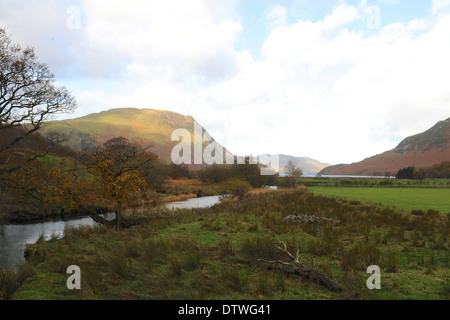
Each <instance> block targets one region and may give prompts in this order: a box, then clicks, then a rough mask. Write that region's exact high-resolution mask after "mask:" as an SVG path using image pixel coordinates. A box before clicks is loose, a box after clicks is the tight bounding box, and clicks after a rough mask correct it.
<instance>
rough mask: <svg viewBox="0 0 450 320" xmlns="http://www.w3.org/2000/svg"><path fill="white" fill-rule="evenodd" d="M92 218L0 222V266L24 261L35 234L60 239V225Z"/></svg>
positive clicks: (207, 203) (195, 204)
mask: <svg viewBox="0 0 450 320" xmlns="http://www.w3.org/2000/svg"><path fill="white" fill-rule="evenodd" d="M219 202H220V196H212V197H201V198H194V199H190V200H188V201H180V202H172V203H168V204H164V205H162V206H163V207H165V208H169V209H171V210H176V209H195V208H207V207H211V206H213V205H215V204H217V203H219ZM103 217H104V218H105V219H113V218H115V214H114V213H110V214H107V215H103ZM96 224H97V223H96V222H94V220H92V218H90V217H88V216H86V217H78V218H75V219H71V220H70V219H69V220H62V219H58V220H54V221H46V222H40V223H30V224H11V225H3V226H2V225H0V268H2V267H3V268H10V267H14V266H17V265H20V264H22V263H23V262H25V258H24V255H23V250H24V248H25V245H26V244H32V243H35V242H36V241H37V240H38V239H39V237H41V236H44V238H45V239H46V240H49V239H51V238H59V239H60V238H62V237H63V236H64V228H66V227H69V226H72V227H78V226H82V225H84V226H95V225H96Z"/></svg>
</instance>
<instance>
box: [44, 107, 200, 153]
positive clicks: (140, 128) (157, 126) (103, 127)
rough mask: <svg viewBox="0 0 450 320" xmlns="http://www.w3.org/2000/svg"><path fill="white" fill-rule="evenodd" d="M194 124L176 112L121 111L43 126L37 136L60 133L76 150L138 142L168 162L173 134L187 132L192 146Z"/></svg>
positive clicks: (175, 143) (125, 109)
mask: <svg viewBox="0 0 450 320" xmlns="http://www.w3.org/2000/svg"><path fill="white" fill-rule="evenodd" d="M194 122H195V120H194V118H192V117H191V116H184V115H181V114H179V113H176V112H170V111H163V110H153V109H135V108H122V109H111V110H108V111H103V112H100V113H94V114H90V115H87V116H84V117H81V118H76V119H71V120H61V121H51V122H47V123H46V124H45V126H44V127H43V128H42V130H41V131H40V133H41V134H43V135H44V136H46V135H48V134H49V133H50V132H52V131H58V132H63V133H65V134H67V136H68V137H69V139H68V141H66V142H65V144H66V145H68V146H70V147H72V148H74V149H78V150H79V149H81V148H82V146H83V143H85V142H94V143H97V144H102V143H104V142H106V141H108V140H109V139H111V138H114V137H119V136H120V137H124V138H127V139H129V140H133V139H141V140H142V142H144V143H149V144H151V145H152V149H151V151H152V152H154V153H156V154H158V155H159V156H160V157H161V158H162V159H165V160H170V155H171V152H172V149H173V147H174V146H175V145H177V144H178V142H172V141H171V136H172V133H173V131H174V130H176V129H187V130H188V131H189V132H190V133H191V139H192V142H193V140H194V139H193V138H194ZM203 132H205V130H204V129H203Z"/></svg>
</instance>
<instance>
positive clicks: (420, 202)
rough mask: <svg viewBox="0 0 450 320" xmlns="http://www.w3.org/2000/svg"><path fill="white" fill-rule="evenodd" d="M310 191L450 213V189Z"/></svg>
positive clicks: (326, 188)
mask: <svg viewBox="0 0 450 320" xmlns="http://www.w3.org/2000/svg"><path fill="white" fill-rule="evenodd" d="M308 189H309V190H310V191H311V192H312V193H314V194H317V195H322V196H331V197H344V198H347V199H350V200H361V201H370V202H375V203H380V204H383V205H386V206H393V207H398V208H405V209H409V210H414V209H417V210H420V209H422V210H428V209H434V210H438V211H441V212H443V213H450V189H448V188H392V187H390V188H383V187H378V188H354V187H309V188H308Z"/></svg>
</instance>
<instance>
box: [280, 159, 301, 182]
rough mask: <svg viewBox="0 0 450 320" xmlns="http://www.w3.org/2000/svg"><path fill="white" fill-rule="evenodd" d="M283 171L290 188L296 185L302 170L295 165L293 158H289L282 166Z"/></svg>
mask: <svg viewBox="0 0 450 320" xmlns="http://www.w3.org/2000/svg"><path fill="white" fill-rule="evenodd" d="M284 171H285V173H286V174H287V178H288V181H289V185H290V186H291V187H292V188H295V187H297V183H298V180H299V179H300V178H301V177H302V175H303V171H302V170H301V169H300V168H298V167H297V164H296V163H295V161H294V160H289V162H288V163H287V165H286V166H285V167H284Z"/></svg>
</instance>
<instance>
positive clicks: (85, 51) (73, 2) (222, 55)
mask: <svg viewBox="0 0 450 320" xmlns="http://www.w3.org/2000/svg"><path fill="white" fill-rule="evenodd" d="M0 27H3V28H6V31H7V33H8V34H9V35H10V37H11V39H12V40H13V42H15V43H18V44H20V45H21V46H31V47H34V48H35V51H36V53H37V55H38V59H39V61H41V62H45V63H47V64H48V65H49V67H50V70H51V71H52V72H53V73H54V74H55V77H56V80H57V82H58V83H59V84H61V85H63V86H65V87H67V88H68V89H69V90H70V91H71V92H72V94H73V95H74V96H75V97H76V99H77V101H78V108H77V110H76V111H75V112H74V113H73V114H71V115H64V116H63V117H62V118H75V117H80V116H84V115H87V114H90V113H96V112H100V111H104V110H108V109H111V108H122V107H134V108H151V109H161V110H169V111H174V112H179V113H181V114H184V115H191V116H193V117H194V118H195V119H196V120H197V121H198V122H199V123H200V124H201V125H202V126H204V127H205V128H206V129H207V130H208V131H209V133H210V134H211V135H212V136H213V137H214V138H215V139H216V140H217V141H218V142H219V143H221V144H222V145H224V146H225V147H226V148H227V149H228V150H231V151H232V152H233V153H236V154H239V155H259V154H262V153H269V154H287V155H293V156H299V157H309V158H313V159H316V160H318V161H321V162H325V163H330V164H338V163H352V162H357V161H360V160H363V159H364V158H367V157H370V156H373V155H375V154H379V153H382V152H384V151H387V150H390V149H392V148H394V147H395V146H396V145H398V143H399V142H401V140H403V139H404V138H406V137H408V136H410V135H413V134H417V133H421V132H424V131H425V130H427V129H429V128H431V127H432V126H433V125H434V124H436V123H437V122H438V121H440V120H445V119H446V118H448V117H449V116H450V85H449V84H450V59H449V57H450V37H449V31H450V0H414V1H411V0H346V1H337V0H334V1H333V0H278V1H275V0H189V1H183V0H165V1H159V0H127V1H124V0H120V1H119V0H2V1H1V2H0ZM60 118H61V117H60Z"/></svg>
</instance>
